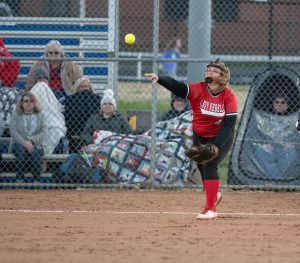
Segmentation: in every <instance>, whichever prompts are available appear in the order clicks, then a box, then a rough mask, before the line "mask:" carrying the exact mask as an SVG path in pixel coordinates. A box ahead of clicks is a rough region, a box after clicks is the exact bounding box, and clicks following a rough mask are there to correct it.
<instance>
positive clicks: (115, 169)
mask: <svg viewBox="0 0 300 263" xmlns="http://www.w3.org/2000/svg"><path fill="white" fill-rule="evenodd" d="M191 121H192V114H191V112H186V113H184V114H182V115H181V116H179V117H177V118H174V119H171V120H169V121H165V122H160V123H158V124H157V126H156V135H157V140H156V154H155V156H156V162H155V164H154V167H155V175H154V180H153V182H154V183H155V184H157V185H159V184H168V185H170V184H171V185H176V186H184V185H185V183H186V182H187V180H188V177H189V176H191V175H192V174H193V173H194V171H195V169H194V167H193V166H194V165H193V163H192V162H191V161H190V160H189V159H187V158H186V156H185V154H184V150H185V147H186V146H189V145H191V143H192V141H191V139H190V138H191V135H192V130H191ZM93 139H94V144H93V146H91V147H88V148H86V149H84V151H83V153H82V157H84V158H85V160H86V161H87V163H88V164H89V165H90V166H91V167H98V168H100V171H102V172H101V173H103V172H104V171H105V173H106V175H107V174H109V176H110V178H114V180H110V181H109V182H116V183H129V184H136V183H142V182H144V181H146V180H147V179H149V176H150V165H151V161H150V159H151V157H150V156H151V131H148V132H146V133H145V134H143V135H123V134H116V133H112V132H109V131H103V130H98V131H95V133H94V136H93ZM103 180H104V178H103V177H102V182H103Z"/></svg>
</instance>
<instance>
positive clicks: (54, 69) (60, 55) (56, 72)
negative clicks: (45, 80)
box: [26, 40, 82, 99]
mask: <svg viewBox="0 0 300 263" xmlns="http://www.w3.org/2000/svg"><path fill="white" fill-rule="evenodd" d="M42 58H43V60H39V61H36V62H35V63H34V64H33V65H32V67H31V69H30V71H29V74H28V76H27V81H26V88H27V89H30V88H31V87H32V86H33V85H34V84H35V81H34V72H35V68H36V67H39V66H42V67H44V68H46V69H47V71H48V72H49V78H50V82H49V87H50V88H51V89H52V91H53V93H54V94H55V96H56V97H57V98H58V99H63V98H65V96H66V95H70V94H73V93H74V91H73V85H74V83H75V81H76V80H77V79H79V78H81V77H82V71H81V70H80V68H79V67H78V66H77V65H76V64H75V63H74V62H72V61H70V60H64V58H67V55H66V54H65V51H64V48H63V46H62V45H61V44H60V42H59V41H57V40H51V41H50V42H49V43H48V44H47V45H46V48H45V52H44V55H43V56H42Z"/></svg>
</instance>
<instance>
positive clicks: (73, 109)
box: [65, 90, 102, 137]
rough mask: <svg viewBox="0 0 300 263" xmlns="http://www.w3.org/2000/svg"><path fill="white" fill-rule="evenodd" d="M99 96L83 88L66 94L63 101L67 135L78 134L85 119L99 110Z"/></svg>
mask: <svg viewBox="0 0 300 263" xmlns="http://www.w3.org/2000/svg"><path fill="white" fill-rule="evenodd" d="M101 99H102V98H101V96H99V95H97V94H94V93H93V92H91V91H88V90H85V91H81V92H78V93H75V94H73V95H71V96H68V97H67V99H66V102H65V118H66V126H67V129H68V131H67V136H68V137H70V136H74V135H76V136H80V134H81V133H82V131H83V129H84V127H85V124H86V122H87V120H88V119H89V118H90V117H91V115H93V114H96V113H98V112H99V110H100V102H101Z"/></svg>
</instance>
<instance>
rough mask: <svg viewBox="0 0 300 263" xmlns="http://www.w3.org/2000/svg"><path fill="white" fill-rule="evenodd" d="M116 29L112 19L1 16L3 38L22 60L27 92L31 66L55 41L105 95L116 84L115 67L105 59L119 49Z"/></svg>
mask: <svg viewBox="0 0 300 263" xmlns="http://www.w3.org/2000/svg"><path fill="white" fill-rule="evenodd" d="M113 30H114V23H113V20H112V19H111V18H59V17H56V18H47V19H45V18H44V17H30V18H28V17H0V36H1V37H2V38H3V40H4V43H5V46H6V47H7V48H8V49H9V51H10V52H11V53H12V54H13V55H14V56H15V57H18V58H19V59H20V61H21V69H20V74H19V78H18V82H17V84H16V86H17V87H18V88H19V89H24V87H25V80H26V76H27V74H28V72H29V70H30V67H31V65H32V64H33V63H34V62H35V61H36V60H37V59H38V58H39V57H40V56H42V54H43V53H44V50H45V45H46V44H47V43H48V42H49V41H50V40H53V39H55V40H58V41H60V43H61V44H62V45H63V47H64V50H65V53H66V55H67V56H68V57H69V58H70V59H72V60H73V61H74V62H75V63H76V64H78V65H79V66H80V67H81V69H82V71H83V74H84V76H86V77H88V78H90V79H91V81H92V83H93V84H94V87H95V90H96V92H98V93H101V91H103V90H104V89H106V88H107V86H108V85H110V84H111V83H110V81H112V79H111V77H110V76H109V75H113V74H112V72H113V66H112V65H111V63H109V62H107V61H103V58H107V57H108V56H109V55H110V53H113V52H114V50H115V47H114V33H113ZM101 59H102V60H101Z"/></svg>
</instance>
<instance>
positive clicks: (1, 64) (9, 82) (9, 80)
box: [0, 38, 20, 87]
mask: <svg viewBox="0 0 300 263" xmlns="http://www.w3.org/2000/svg"><path fill="white" fill-rule="evenodd" d="M0 56H1V57H13V55H12V54H10V53H9V51H8V49H7V48H5V46H4V43H3V40H2V38H0ZM19 72H20V61H19V60H2V59H1V60H0V81H1V85H2V86H3V87H15V85H16V82H17V79H18V75H19Z"/></svg>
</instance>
